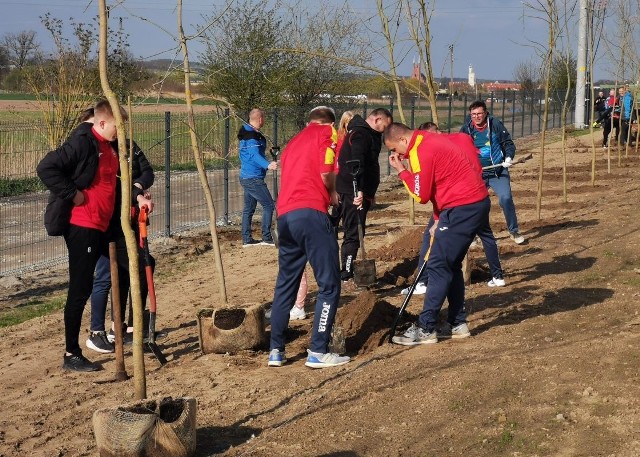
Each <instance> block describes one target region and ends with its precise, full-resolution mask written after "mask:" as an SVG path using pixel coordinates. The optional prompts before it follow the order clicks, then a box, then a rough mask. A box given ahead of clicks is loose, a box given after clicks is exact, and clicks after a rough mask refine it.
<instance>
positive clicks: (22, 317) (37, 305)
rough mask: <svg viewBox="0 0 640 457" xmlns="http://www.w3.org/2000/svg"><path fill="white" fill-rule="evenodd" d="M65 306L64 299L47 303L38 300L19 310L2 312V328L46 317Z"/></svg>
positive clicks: (0, 323) (55, 299)
mask: <svg viewBox="0 0 640 457" xmlns="http://www.w3.org/2000/svg"><path fill="white" fill-rule="evenodd" d="M64 304H65V298H64V297H57V298H53V299H51V300H47V301H44V300H40V299H37V300H33V301H31V302H29V303H27V304H25V305H22V306H19V307H17V308H12V309H9V310H6V311H0V328H1V327H10V326H12V325H17V324H20V323H22V322H25V321H28V320H29V319H33V318H35V317H41V316H46V315H48V314H51V313H53V312H55V311H58V310H60V309H62V308H64Z"/></svg>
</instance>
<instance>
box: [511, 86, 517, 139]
mask: <svg viewBox="0 0 640 457" xmlns="http://www.w3.org/2000/svg"><path fill="white" fill-rule="evenodd" d="M515 128H516V91H515V90H514V91H512V92H511V135H515V133H516V132H515ZM514 138H515V137H514Z"/></svg>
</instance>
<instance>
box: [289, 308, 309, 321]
mask: <svg viewBox="0 0 640 457" xmlns="http://www.w3.org/2000/svg"><path fill="white" fill-rule="evenodd" d="M306 318H307V314H306V313H305V312H304V308H298V307H297V306H294V307H293V308H291V311H289V320H290V321H301V320H304V319H306Z"/></svg>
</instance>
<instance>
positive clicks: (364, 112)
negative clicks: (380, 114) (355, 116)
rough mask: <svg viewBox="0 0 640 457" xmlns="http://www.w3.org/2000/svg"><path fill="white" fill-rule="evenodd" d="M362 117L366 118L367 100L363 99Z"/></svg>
mask: <svg viewBox="0 0 640 457" xmlns="http://www.w3.org/2000/svg"><path fill="white" fill-rule="evenodd" d="M362 117H363V118H364V119H366V118H367V101H366V100H365V102H364V103H363V104H362Z"/></svg>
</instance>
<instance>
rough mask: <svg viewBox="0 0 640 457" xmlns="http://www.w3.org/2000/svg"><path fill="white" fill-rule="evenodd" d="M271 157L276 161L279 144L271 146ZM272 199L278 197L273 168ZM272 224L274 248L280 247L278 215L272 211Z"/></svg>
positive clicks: (275, 173) (276, 180)
mask: <svg viewBox="0 0 640 457" xmlns="http://www.w3.org/2000/svg"><path fill="white" fill-rule="evenodd" d="M270 152H271V157H273V160H274V161H275V162H277V161H278V155H279V154H280V146H273V147H271V151H270ZM273 199H274V200H277V199H278V170H273ZM273 219H274V222H273V225H272V226H271V238H272V239H273V243H274V244H275V245H276V248H279V247H280V243H279V242H278V216H277V214H276V213H275V211H274V213H273Z"/></svg>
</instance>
